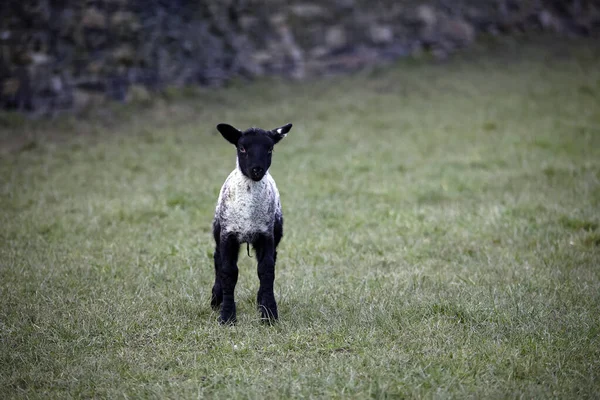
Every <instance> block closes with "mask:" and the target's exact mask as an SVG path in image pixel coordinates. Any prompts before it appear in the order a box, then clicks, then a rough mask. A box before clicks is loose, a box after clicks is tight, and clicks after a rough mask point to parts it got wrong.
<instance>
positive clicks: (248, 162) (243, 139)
mask: <svg viewBox="0 0 600 400" xmlns="http://www.w3.org/2000/svg"><path fill="white" fill-rule="evenodd" d="M217 129H218V130H219V132H221V135H223V137H224V138H225V139H227V141H229V142H230V143H232V144H233V145H235V147H236V148H237V159H238V165H239V168H240V170H241V171H242V173H243V174H244V175H246V176H247V177H248V178H250V179H252V180H253V181H257V182H258V181H260V180H261V179H262V178H263V176H265V174H266V173H267V171H268V169H269V167H270V166H271V153H272V152H273V146H275V145H276V144H277V143H278V142H279V141H280V140H281V139H283V138H284V137H285V136H286V135H287V133H288V132H289V131H290V129H292V124H287V125H284V126H282V127H280V128H277V129H273V130H270V131H265V130H264V129H260V128H250V129H247V130H245V131H244V132H242V131H240V130H239V129H236V128H234V127H233V126H231V125H228V124H219V125H217Z"/></svg>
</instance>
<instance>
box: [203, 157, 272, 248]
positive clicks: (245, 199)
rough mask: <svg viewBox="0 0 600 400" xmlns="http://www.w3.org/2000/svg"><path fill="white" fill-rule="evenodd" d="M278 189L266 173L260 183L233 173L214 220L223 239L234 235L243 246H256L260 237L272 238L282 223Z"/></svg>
mask: <svg viewBox="0 0 600 400" xmlns="http://www.w3.org/2000/svg"><path fill="white" fill-rule="evenodd" d="M281 219H282V215H281V203H280V200H279V191H278V190H277V185H276V184H275V181H274V180H273V178H272V177H271V174H269V172H267V173H266V174H265V176H264V177H263V178H262V179H261V180H260V181H258V182H255V181H253V180H252V179H250V178H248V177H247V176H245V175H244V174H243V173H242V171H240V169H239V168H236V169H234V170H233V171H232V172H231V173H230V174H229V176H228V177H227V179H226V180H225V183H224V184H223V187H221V192H220V193H219V200H218V201H217V208H216V211H215V220H214V223H213V224H219V225H220V234H221V235H235V236H236V238H237V239H238V241H239V242H240V243H251V244H253V243H254V241H255V240H256V238H257V237H258V235H259V234H271V233H272V232H273V229H274V226H275V221H276V220H279V221H281Z"/></svg>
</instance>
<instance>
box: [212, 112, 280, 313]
mask: <svg viewBox="0 0 600 400" xmlns="http://www.w3.org/2000/svg"><path fill="white" fill-rule="evenodd" d="M291 128H292V124H287V125H284V126H282V127H280V128H277V129H273V130H270V131H265V130H263V129H260V128H250V129H247V130H246V131H244V132H242V131H240V130H238V129H236V128H234V127H233V126H231V125H228V124H219V125H217V130H218V131H219V132H220V133H221V134H222V135H223V137H224V138H225V139H226V140H227V141H229V142H230V143H232V144H233V145H235V146H236V148H237V161H236V168H235V169H234V170H233V171H232V172H231V174H229V176H228V177H227V179H226V180H225V183H224V184H223V186H222V187H221V191H220V193H219V199H218V201H217V207H216V210H215V217H214V220H213V236H214V239H215V243H216V247H215V253H214V261H215V284H214V286H213V288H212V298H211V306H212V307H213V309H215V310H218V309H219V307H220V308H221V312H220V316H219V322H220V323H221V324H232V323H235V322H236V307H235V300H234V291H235V285H236V283H237V279H238V267H237V260H238V254H239V250H240V246H241V245H242V244H243V243H246V245H247V246H248V253H249V246H250V245H252V247H253V249H254V251H255V254H256V258H257V261H258V278H259V280H260V286H259V289H258V294H257V298H256V303H257V306H258V309H259V310H260V314H261V319H262V320H263V321H267V322H273V321H275V320H277V319H278V313H277V303H276V301H275V295H274V293H273V283H274V280H275V261H276V260H277V245H278V244H279V241H280V240H281V237H282V236H283V215H282V212H281V202H280V199H279V191H278V190H277V186H276V185H275V181H274V180H273V178H272V177H271V175H270V174H269V167H270V166H271V156H272V152H273V146H274V145H275V144H277V143H278V142H279V141H280V140H281V139H283V138H284V137H285V136H286V135H287V133H288V132H289V131H290V129H291Z"/></svg>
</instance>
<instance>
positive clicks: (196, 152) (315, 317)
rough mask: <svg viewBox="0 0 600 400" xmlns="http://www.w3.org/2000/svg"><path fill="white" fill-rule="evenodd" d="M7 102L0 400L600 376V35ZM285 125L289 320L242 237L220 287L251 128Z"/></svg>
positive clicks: (520, 384)
mask: <svg viewBox="0 0 600 400" xmlns="http://www.w3.org/2000/svg"><path fill="white" fill-rule="evenodd" d="M98 115H99V116H102V115H103V116H102V117H101V118H100V117H98V116H97V119H91V118H84V119H80V120H74V119H69V118H59V119H57V120H52V121H37V122H33V121H23V120H20V119H19V118H18V117H15V116H11V115H3V116H2V117H1V118H0V123H2V124H3V127H2V131H3V132H2V134H1V136H2V141H3V149H4V150H3V151H2V153H0V157H1V159H0V209H1V214H0V225H1V226H2V228H1V230H0V397H2V398H70V397H102V398H202V397H215V398H220V399H226V398H250V399H260V398H287V397H302V398H329V397H334V398H370V397H372V398H397V397H400V398H415V397H424V398H446V397H451V398H465V397H472V398H554V397H556V398H565V399H567V398H568V399H572V398H594V397H597V396H598V393H600V381H599V379H600V46H597V47H594V46H593V45H592V44H591V43H587V42H572V43H566V42H561V43H557V44H551V45H548V44H539V43H538V44H527V45H523V46H516V45H514V43H513V44H512V45H511V44H510V43H506V44H500V45H495V46H490V47H486V48H485V49H483V48H480V49H474V50H471V51H468V52H465V53H463V54H461V55H458V56H455V57H453V58H452V59H450V60H449V61H447V62H444V63H438V62H432V61H427V60H424V61H402V62H400V63H398V64H395V65H393V66H390V67H385V68H383V67H380V68H374V69H371V70H369V71H363V72H359V73H356V74H352V75H350V76H340V77H333V78H323V79H319V80H313V81H311V82H308V83H289V82H288V83H284V82H278V81H262V82H256V83H249V84H247V83H244V84H242V83H236V84H235V85H232V86H231V87H229V88H225V89H211V90H208V89H206V90H202V91H200V92H199V95H196V96H192V97H180V98H177V99H175V100H173V99H167V100H162V101H158V102H156V103H154V104H151V105H146V106H145V107H142V106H126V107H121V108H120V109H119V108H117V107H112V109H108V110H107V111H106V112H105V113H104V114H98ZM219 122H228V123H231V124H234V125H236V126H238V127H241V128H245V127H248V126H252V125H255V126H260V127H264V128H274V127H277V126H280V125H282V124H284V123H286V122H293V123H294V128H293V129H292V131H291V132H290V134H289V135H288V137H287V138H286V139H285V140H284V141H282V142H281V143H280V144H279V145H278V147H277V148H276V151H275V154H274V159H273V165H272V167H271V173H272V175H273V176H274V178H275V179H276V181H277V184H278V186H279V190H280V192H281V195H282V203H283V208H284V215H285V218H286V219H285V235H284V239H283V241H282V243H281V245H280V247H279V258H278V265H277V277H276V281H275V290H276V297H277V299H278V302H279V313H280V319H281V320H280V322H279V323H278V324H276V325H275V326H272V327H269V326H265V325H262V324H261V323H260V322H259V318H258V313H257V311H256V303H255V298H256V297H255V293H256V290H257V288H258V279H257V276H256V266H255V264H254V261H255V260H254V259H253V258H248V257H247V256H246V255H245V254H241V255H240V279H239V281H238V286H237V290H236V295H237V304H238V324H237V325H236V326H234V327H223V326H220V325H219V324H218V323H217V317H218V315H217V313H215V312H213V311H212V310H211V308H210V306H209V302H210V289H211V285H212V280H213V265H212V251H213V242H212V238H211V233H210V225H211V220H212V215H213V212H214V206H215V202H216V198H217V194H218V190H219V188H220V186H221V184H222V183H223V181H224V179H225V178H226V176H227V175H228V173H229V172H230V171H231V169H232V168H233V167H234V157H235V155H234V154H235V153H234V149H233V147H232V146H231V145H230V144H228V143H227V142H226V141H225V140H224V139H223V138H222V137H221V136H220V135H218V134H217V133H216V130H215V129H214V127H215V125H216V124H217V123H219Z"/></svg>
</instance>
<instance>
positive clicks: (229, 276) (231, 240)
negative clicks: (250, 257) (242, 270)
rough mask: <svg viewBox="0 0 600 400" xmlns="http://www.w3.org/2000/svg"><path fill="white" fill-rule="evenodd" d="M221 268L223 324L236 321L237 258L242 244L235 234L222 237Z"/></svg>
mask: <svg viewBox="0 0 600 400" xmlns="http://www.w3.org/2000/svg"><path fill="white" fill-rule="evenodd" d="M219 247H220V253H221V268H220V270H219V272H218V273H219V279H220V281H221V289H222V290H223V303H221V316H220V317H219V322H220V323H222V324H228V323H235V322H236V312H235V298H234V292H235V285H236V284H237V280H238V267H237V260H238V254H239V250H240V244H239V242H238V240H237V238H236V237H235V236H234V235H228V236H225V237H221V243H220V246H219Z"/></svg>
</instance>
